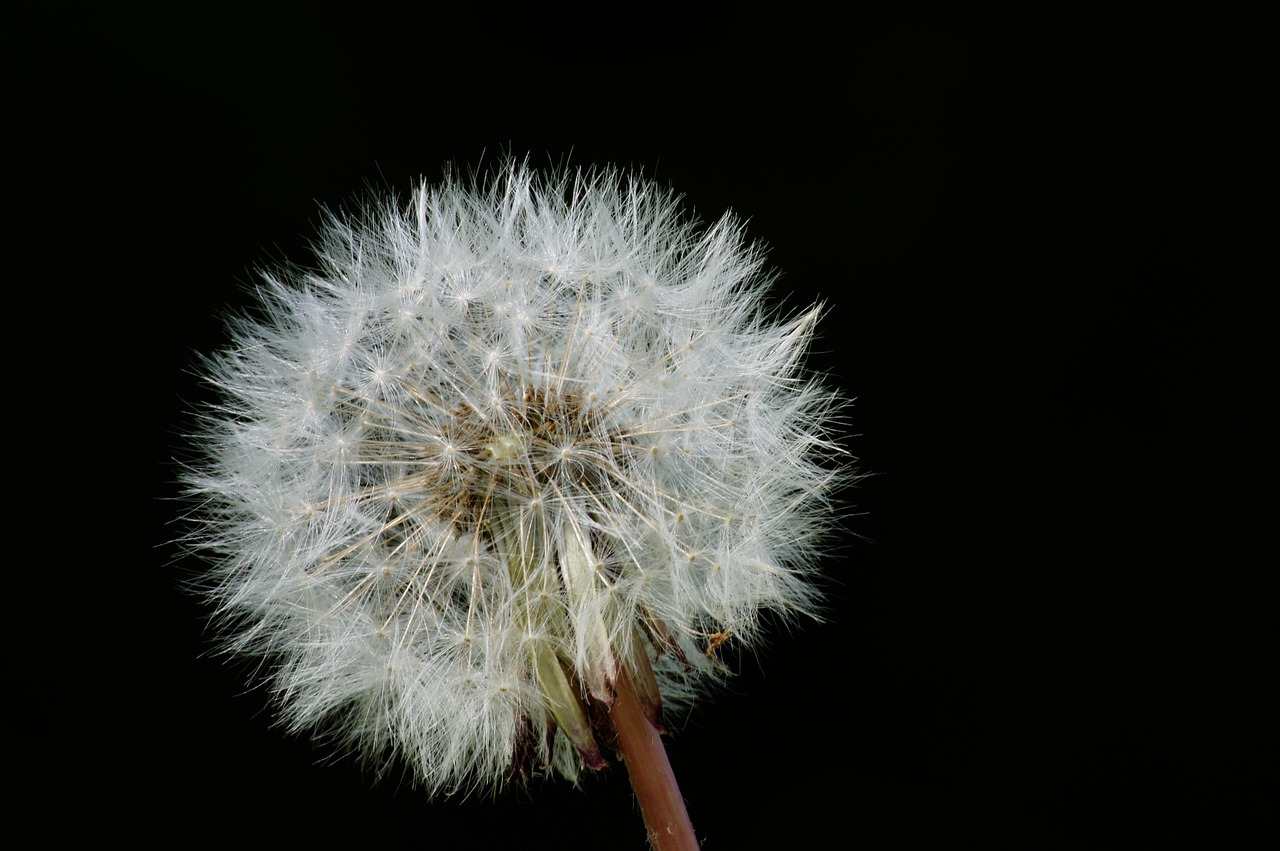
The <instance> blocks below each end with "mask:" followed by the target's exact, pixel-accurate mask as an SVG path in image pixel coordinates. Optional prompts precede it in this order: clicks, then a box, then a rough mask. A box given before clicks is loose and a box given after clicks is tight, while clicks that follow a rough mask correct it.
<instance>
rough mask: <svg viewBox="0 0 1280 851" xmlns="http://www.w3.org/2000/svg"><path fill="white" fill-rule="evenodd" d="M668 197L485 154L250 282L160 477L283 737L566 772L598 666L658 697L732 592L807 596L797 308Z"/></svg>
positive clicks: (818, 419) (808, 401)
mask: <svg viewBox="0 0 1280 851" xmlns="http://www.w3.org/2000/svg"><path fill="white" fill-rule="evenodd" d="M678 200H679V199H678V198H677V197H676V196H674V195H672V194H671V193H670V192H668V191H666V190H664V189H661V188H659V187H658V186H656V185H654V184H653V183H650V182H647V181H645V180H643V179H640V178H635V177H631V176H628V175H626V174H623V173H619V172H615V171H612V170H595V171H587V172H577V173H572V172H569V171H559V172H556V173H554V174H551V175H542V176H540V175H538V174H536V173H534V172H532V171H530V170H529V169H528V168H527V167H526V166H523V165H520V164H516V163H512V164H508V165H506V166H504V167H503V169H502V170H501V174H500V175H499V176H498V177H497V178H495V179H493V180H491V181H489V182H487V183H465V182H463V181H461V180H459V179H456V178H449V179H446V180H445V181H444V182H443V183H442V184H441V185H438V186H428V185H423V186H421V187H420V188H419V189H418V190H417V191H416V193H415V194H414V196H413V198H412V201H411V203H410V204H409V205H408V207H407V209H401V208H399V207H396V206H395V205H393V204H387V205H386V206H384V207H383V208H382V209H378V210H374V211H371V212H369V213H368V214H367V216H366V217H365V218H364V219H361V220H356V221H347V220H339V219H337V218H335V219H333V220H332V221H331V222H330V223H329V225H328V227H327V229H326V230H325V232H324V234H323V236H322V239H321V241H320V242H319V244H318V247H317V260H318V263H317V266H316V268H315V269H314V270H313V271H310V272H307V273H302V272H290V273H288V274H280V275H272V276H267V277H266V278H265V284H264V287H263V289H262V299H263V301H264V302H265V307H266V309H267V310H266V313H265V315H266V316H267V317H268V318H267V319H265V320H261V321H257V320H247V319H246V320H241V321H238V322H237V323H235V326H234V329H233V331H234V343H233V345H232V346H231V347H229V348H228V349H226V350H225V351H223V352H221V353H220V354H218V355H217V356H216V357H215V358H213V359H211V360H210V361H209V362H208V374H209V377H210V379H211V381H212V383H213V384H214V385H216V387H217V389H218V391H219V393H220V396H221V399H220V401H219V403H217V405H215V406H213V407H211V408H210V409H209V410H208V411H207V412H206V419H205V426H204V430H203V433H202V434H200V435H199V437H198V440H199V445H200V447H201V448H202V450H203V452H204V460H203V461H202V462H200V463H199V464H197V465H196V466H195V467H193V468H192V469H191V471H190V472H189V473H188V474H187V482H188V485H189V488H190V491H191V492H192V494H193V495H195V496H196V497H197V499H198V504H197V506H196V508H195V509H193V511H192V516H193V519H194V520H195V521H196V523H195V528H194V531H193V533H192V534H191V540H192V541H193V542H194V543H195V544H196V545H197V546H198V547H199V548H200V549H201V550H203V551H204V552H205V553H206V554H208V555H209V556H211V557H212V559H213V568H212V570H211V573H210V578H209V581H208V582H207V583H206V585H207V588H208V590H209V593H210V594H211V596H212V599H213V600H214V601H215V603H216V605H217V607H218V613H219V618H220V623H221V624H222V626H223V628H224V630H225V637H226V646H227V647H228V648H229V649H230V650H232V651H235V652H242V653H248V654H260V655H262V656H265V657H266V658H269V659H270V660H271V662H272V664H273V665H274V667H273V668H272V669H271V671H272V678H271V682H272V684H273V687H274V689H275V690H276V692H277V693H278V697H279V702H280V705H281V707H282V712H283V718H284V721H285V723H286V724H287V725H288V726H289V727H290V728H292V729H296V730H303V729H319V730H323V731H325V732H327V733H330V734H337V735H339V736H341V737H342V738H343V739H345V741H346V744H347V745H348V746H350V747H351V748H352V749H353V750H355V751H357V752H359V753H361V754H363V755H365V756H368V757H371V758H373V759H374V760H375V761H377V760H383V759H385V758H387V757H388V756H390V755H393V754H399V755H400V756H401V757H403V758H404V759H405V760H406V762H407V763H408V764H409V765H410V766H412V768H413V770H414V771H415V772H416V775H417V778H418V779H419V780H420V781H421V782H422V783H423V784H424V785H425V786H426V787H428V788H429V789H430V790H432V791H446V792H448V791H456V790H467V789H471V788H475V787H477V786H494V785H497V784H498V783H500V782H501V781H503V780H505V779H508V778H510V777H512V776H513V774H515V773H518V772H520V771H528V770H530V769H534V770H536V769H541V768H551V769H553V770H555V771H557V772H559V773H561V774H563V775H565V776H568V777H569V778H576V777H577V775H578V773H579V771H580V770H581V768H582V767H583V765H584V764H585V765H588V766H594V765H598V764H599V759H598V758H599V752H598V749H596V750H593V748H594V747H595V742H594V734H593V725H594V724H595V723H596V722H595V721H592V720H590V717H589V716H598V713H591V712H587V711H585V710H584V707H585V706H587V705H588V704H589V702H590V701H597V700H598V701H602V702H604V703H607V702H608V701H609V700H610V697H611V691H610V689H611V683H612V681H613V677H614V676H615V674H616V672H617V666H618V665H627V666H628V667H637V666H638V667H640V668H647V666H648V665H652V668H653V671H654V674H655V676H656V683H657V685H658V687H659V688H660V690H661V695H662V700H663V704H664V706H666V707H672V706H674V707H680V706H682V705H686V704H687V703H688V702H689V701H690V700H692V699H693V697H694V696H695V694H696V692H697V690H698V688H699V686H700V684H702V683H704V682H708V681H711V680H714V679H715V678H716V677H717V676H718V675H720V674H721V673H722V672H723V665H721V664H720V663H719V661H718V660H717V659H716V653H717V652H718V651H717V648H718V647H719V646H720V644H722V643H723V642H724V641H725V640H726V639H727V638H731V640H733V641H735V642H743V643H744V646H748V647H749V646H750V644H751V642H752V641H753V640H754V639H755V638H756V637H757V633H758V624H759V616H760V614H761V613H762V612H763V611H766V610H772V611H776V612H780V613H784V614H804V615H814V614H816V594H815V591H814V587H813V584H812V578H813V569H814V560H815V556H816V554H817V547H818V544H819V542H820V539H821V536H822V533H823V532H824V531H825V530H826V529H827V528H829V525H830V506H829V505H828V501H827V497H828V495H829V492H830V486H831V484H832V482H833V480H834V479H836V478H837V477H838V476H839V475H840V473H839V472H838V471H836V467H835V465H834V464H833V463H832V462H833V459H835V458H836V457H837V456H838V455H839V450H838V449H837V448H836V447H835V446H834V445H833V443H832V442H831V441H830V439H829V437H828V428H829V426H830V425H831V422H832V418H833V411H834V410H835V409H836V408H837V407H838V403H837V400H836V399H835V398H834V397H833V395H832V394H831V393H830V392H828V391H826V390H824V389H823V388H822V387H821V386H820V385H819V384H818V383H817V382H815V381H814V380H813V379H812V378H811V377H809V376H807V375H806V374H805V373H804V372H803V368H802V358H803V355H804V353H805V349H806V347H807V345H808V343H809V341H810V338H811V335H812V333H813V328H814V324H815V322H816V319H817V314H818V311H817V309H813V310H810V311H808V312H806V313H804V314H803V315H801V316H799V317H797V318H793V319H790V320H785V321H783V320H778V319H776V318H773V317H771V316H770V315H769V313H768V312H767V311H766V310H765V308H764V306H763V304H762V296H763V293H764V290H765V288H766V287H767V285H768V283H769V280H768V278H767V276H766V275H765V274H764V273H763V271H762V256H761V252H760V251H759V250H758V249H757V248H755V247H753V246H751V245H749V244H747V243H746V242H745V241H744V236H743V232H742V228H741V226H740V224H739V223H737V222H736V221H735V220H734V219H732V218H730V217H728V216H726V217H725V218H723V219H721V220H720V221H719V222H717V223H716V224H714V225H712V226H710V227H705V228H704V227H701V226H700V225H699V224H698V223H696V222H694V221H692V220H690V219H689V218H687V217H685V216H684V215H682V214H681V212H680V210H679V205H678ZM646 662H647V664H646Z"/></svg>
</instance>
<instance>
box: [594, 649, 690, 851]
mask: <svg viewBox="0 0 1280 851" xmlns="http://www.w3.org/2000/svg"><path fill="white" fill-rule="evenodd" d="M609 717H610V718H611V719H612V720H613V726H614V729H615V730H616V731H617V734H618V749H619V750H620V751H621V752H622V760H623V762H625V763H626V765H627V774H628V775H629V776H630V777H631V788H632V789H634V790H635V793H636V800H637V801H639V802H640V812H641V814H642V815H643V816H644V823H645V827H647V828H648V830H649V844H650V845H652V846H653V849H654V851H697V849H698V839H697V837H696V836H695V835H694V833H693V824H692V822H690V821H689V813H688V811H687V810H686V809H685V806H684V798H683V797H681V795H680V787H679V785H677V783H676V775H675V772H673V771H672V770H671V761H670V760H669V759H667V749H666V748H665V747H664V746H663V744H662V736H661V734H660V733H659V732H658V729H657V728H656V727H654V726H653V724H652V723H650V721H649V719H648V718H647V717H645V714H644V710H643V708H642V707H641V705H640V700H639V699H638V698H637V697H636V690H635V686H633V685H632V683H631V677H630V675H629V674H628V673H627V671H626V666H625V665H619V666H618V675H617V679H616V680H615V682H614V698H613V706H612V708H610V710H609Z"/></svg>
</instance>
